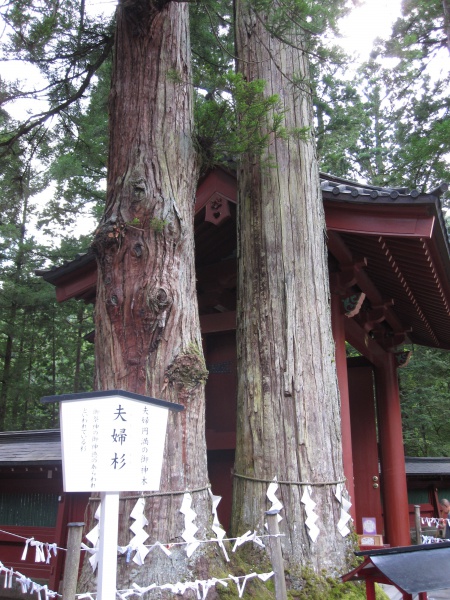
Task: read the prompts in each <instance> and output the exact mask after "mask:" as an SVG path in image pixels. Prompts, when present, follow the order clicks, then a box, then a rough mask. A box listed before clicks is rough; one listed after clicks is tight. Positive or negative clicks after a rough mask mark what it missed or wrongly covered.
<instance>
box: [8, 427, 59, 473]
mask: <svg viewBox="0 0 450 600" xmlns="http://www.w3.org/2000/svg"><path fill="white" fill-rule="evenodd" d="M60 462H61V434H60V431H59V429H45V430H41V431H7V432H1V433H0V466H25V465H31V466H32V465H49V464H55V463H60Z"/></svg>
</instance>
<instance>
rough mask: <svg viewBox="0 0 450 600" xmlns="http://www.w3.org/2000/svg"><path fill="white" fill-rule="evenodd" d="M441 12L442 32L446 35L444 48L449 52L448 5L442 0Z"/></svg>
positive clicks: (449, 14)
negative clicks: (442, 19) (442, 20)
mask: <svg viewBox="0 0 450 600" xmlns="http://www.w3.org/2000/svg"><path fill="white" fill-rule="evenodd" d="M442 10H443V13H444V32H445V35H446V40H445V43H446V46H447V50H448V51H449V52H450V5H449V3H448V0H442Z"/></svg>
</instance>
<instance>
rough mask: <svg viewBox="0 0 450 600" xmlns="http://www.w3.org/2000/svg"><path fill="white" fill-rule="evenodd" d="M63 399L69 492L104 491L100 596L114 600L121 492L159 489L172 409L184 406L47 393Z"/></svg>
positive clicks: (123, 396)
mask: <svg viewBox="0 0 450 600" xmlns="http://www.w3.org/2000/svg"><path fill="white" fill-rule="evenodd" d="M41 402H44V403H48V402H60V423H61V442H62V457H63V483H64V491H65V492H100V495H101V513H100V540H99V554H98V580H97V598H98V600H115V597H116V572H117V537H118V514H119V492H122V491H130V490H132V491H157V490H159V486H160V479H161V470H162V462H163V454H164V444H165V439H166V428H167V418H168V411H169V410H174V411H181V410H183V406H181V405H180V404H175V403H173V402H167V401H165V400H158V399H156V398H150V397H148V396H141V395H139V394H134V393H131V392H125V391H123V390H110V391H100V392H88V393H85V394H64V395H62V396H45V397H44V398H41Z"/></svg>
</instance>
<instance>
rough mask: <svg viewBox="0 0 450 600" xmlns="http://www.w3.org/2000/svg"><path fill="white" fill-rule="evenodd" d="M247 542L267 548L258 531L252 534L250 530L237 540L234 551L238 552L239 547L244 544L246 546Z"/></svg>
mask: <svg viewBox="0 0 450 600" xmlns="http://www.w3.org/2000/svg"><path fill="white" fill-rule="evenodd" d="M246 542H255V544H257V545H258V546H260V547H261V548H265V546H264V543H263V541H262V540H261V538H260V537H259V536H258V535H257V533H256V531H253V533H252V532H251V531H250V530H249V531H246V532H245V533H244V535H241V536H239V537H237V538H236V539H235V542H234V546H233V550H232V551H233V552H236V548H238V547H239V546H242V544H245V543H246Z"/></svg>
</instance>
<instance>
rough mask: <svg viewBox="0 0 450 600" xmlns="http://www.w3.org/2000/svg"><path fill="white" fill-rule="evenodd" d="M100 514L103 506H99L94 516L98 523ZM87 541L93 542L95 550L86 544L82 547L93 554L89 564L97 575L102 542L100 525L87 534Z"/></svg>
mask: <svg viewBox="0 0 450 600" xmlns="http://www.w3.org/2000/svg"><path fill="white" fill-rule="evenodd" d="M100 512H101V505H100V504H99V505H98V508H97V510H96V511H95V515H94V519H96V520H97V521H100ZM86 539H87V540H88V541H89V542H91V544H92V545H93V548H88V547H87V546H86V545H85V544H81V547H82V548H84V549H85V550H87V551H88V552H90V553H91V556H90V557H89V562H90V563H91V567H92V572H93V573H95V569H96V568H97V564H98V545H99V540H100V528H99V525H98V523H97V525H96V526H95V527H94V528H93V529H91V531H89V533H87V534H86Z"/></svg>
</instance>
